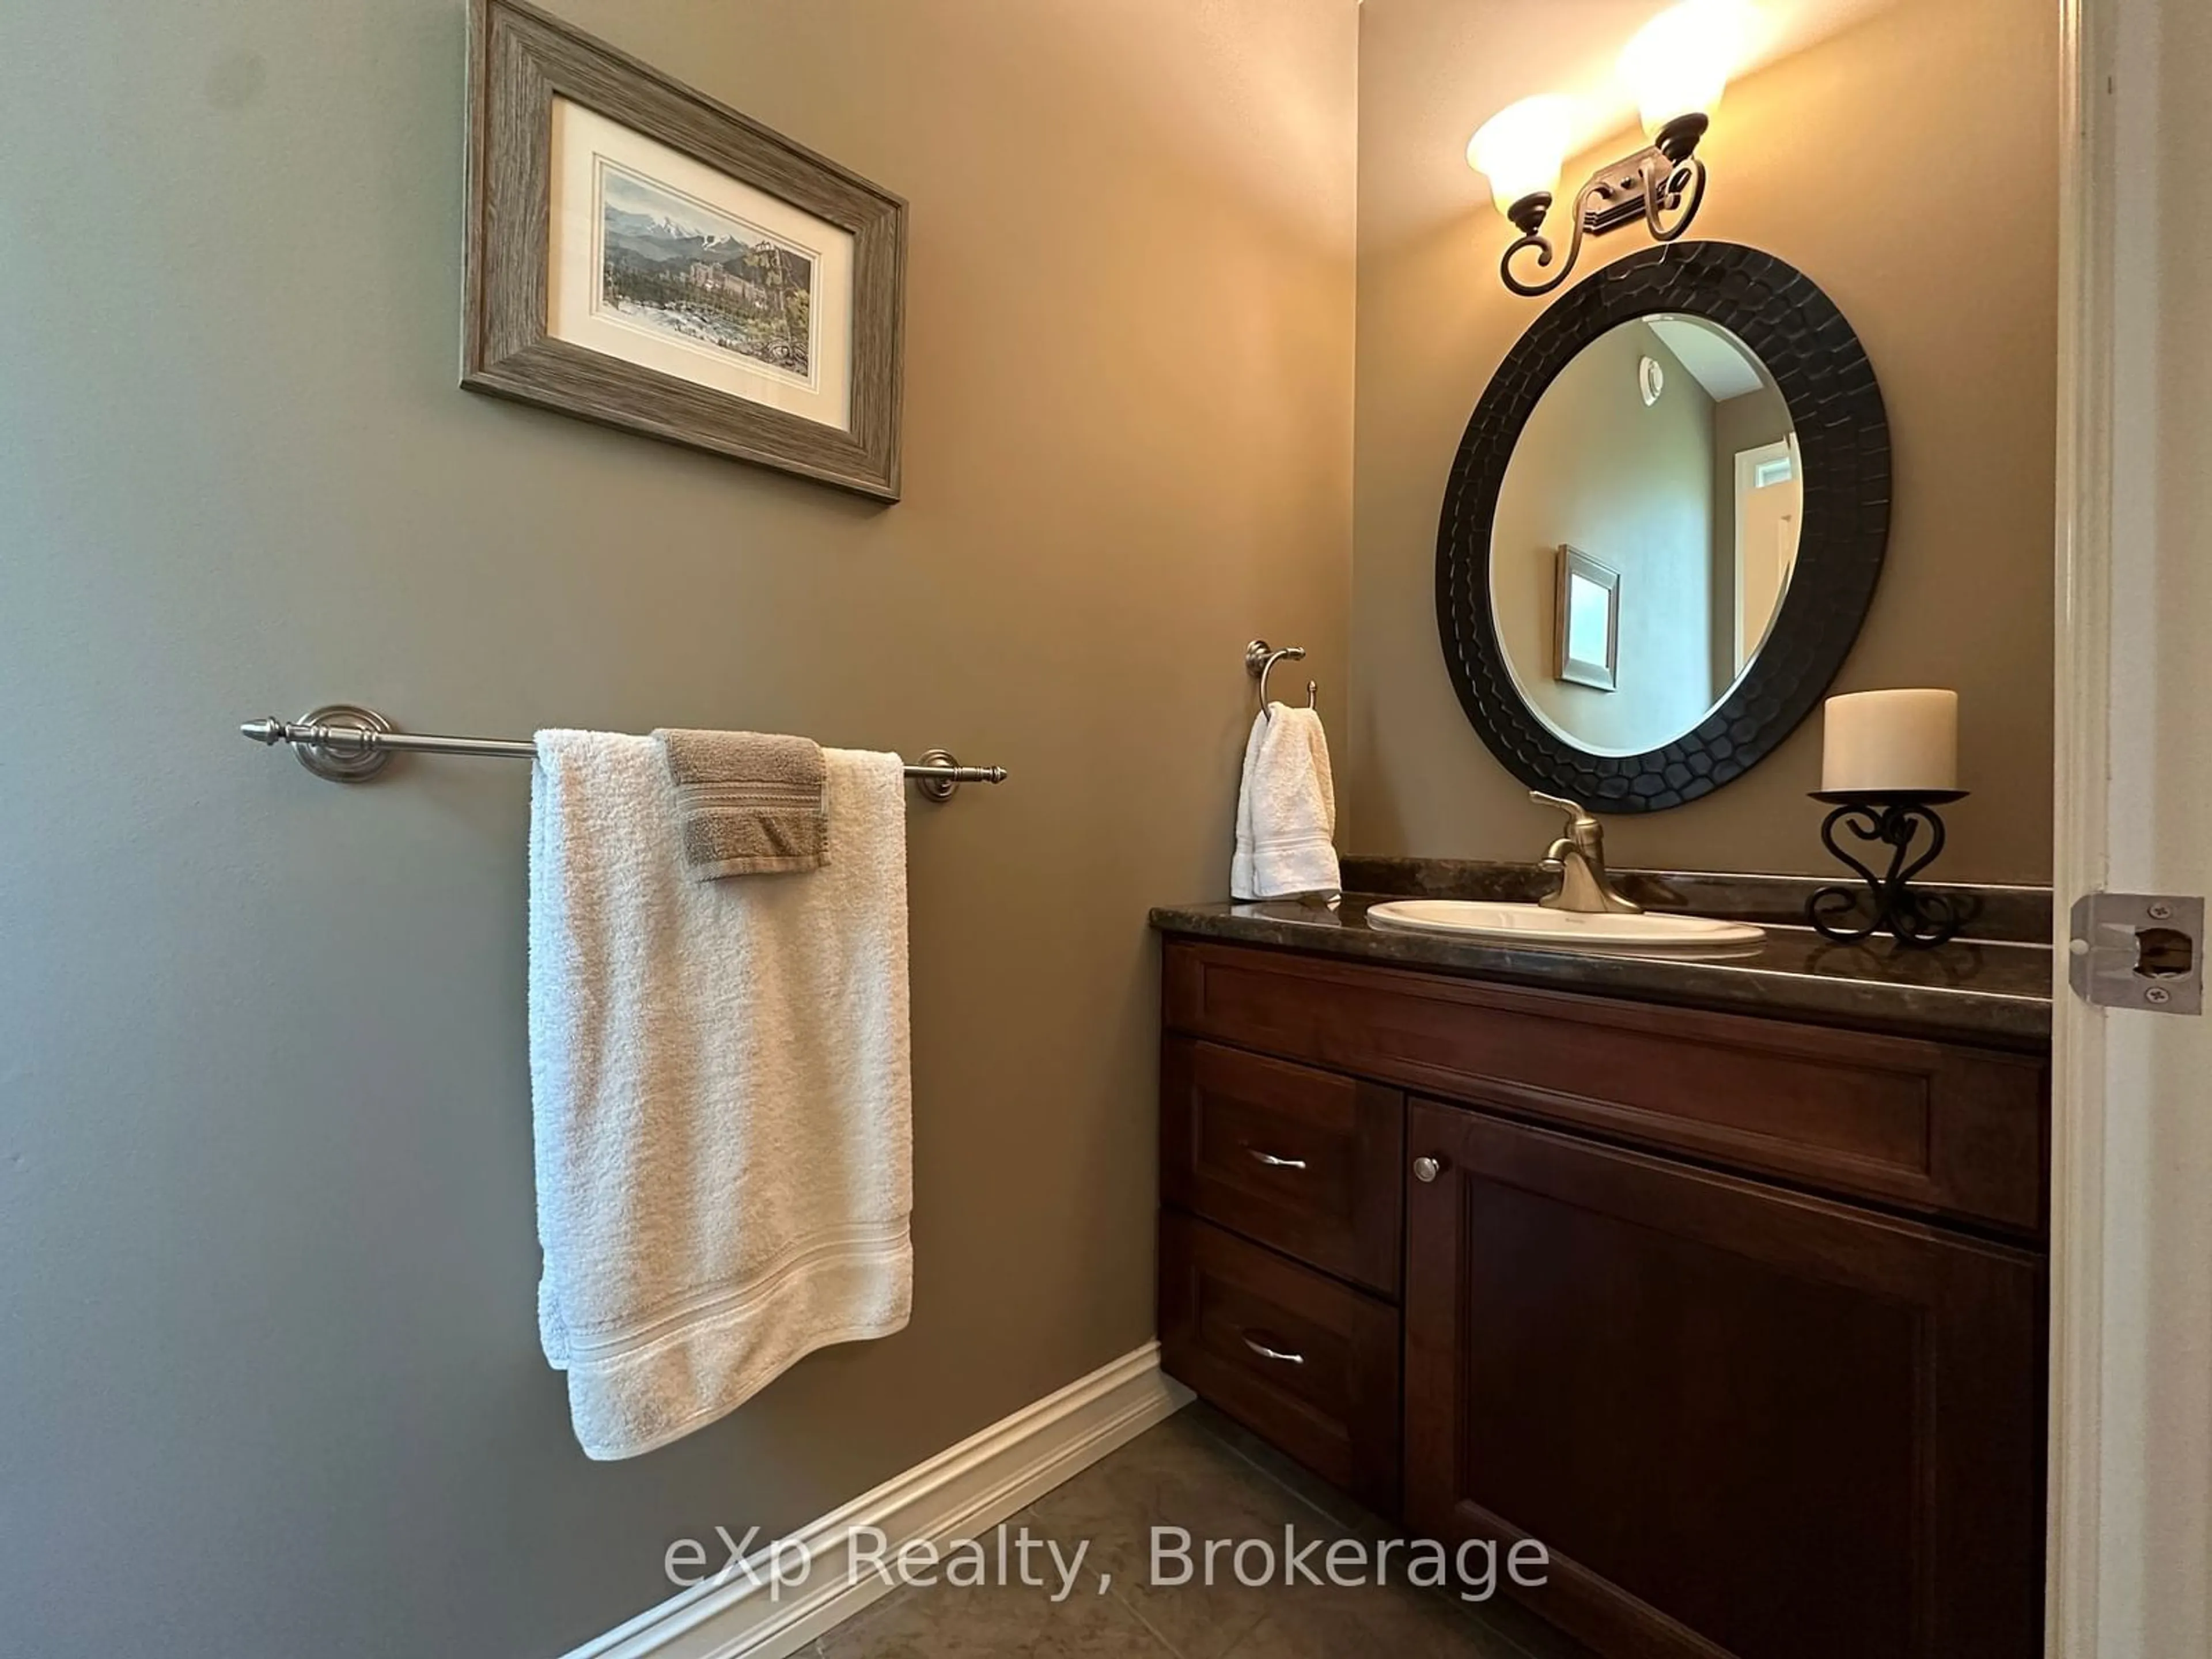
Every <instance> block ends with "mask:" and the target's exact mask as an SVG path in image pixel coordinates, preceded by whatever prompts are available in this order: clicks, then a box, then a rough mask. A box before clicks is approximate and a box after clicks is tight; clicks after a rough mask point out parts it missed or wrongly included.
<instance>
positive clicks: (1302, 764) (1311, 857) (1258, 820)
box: [1229, 703, 1342, 899]
mask: <svg viewBox="0 0 2212 1659" xmlns="http://www.w3.org/2000/svg"><path fill="white" fill-rule="evenodd" d="M1269 712H1271V713H1272V714H1273V719H1272V720H1271V719H1269V718H1268V715H1267V714H1266V713H1263V714H1258V715H1255V717H1254V719H1253V721H1252V735H1251V737H1250V738H1249V739H1248V740H1247V741H1246V743H1245V744H1244V781H1243V786H1242V787H1240V788H1239V789H1238V790H1237V849H1236V852H1235V854H1234V855H1233V856H1232V857H1231V860H1230V861H1229V892H1230V896H1231V897H1233V898H1240V899H1263V898H1286V897H1288V896H1291V894H1293V893H1327V894H1330V895H1334V894H1335V893H1336V892H1337V891H1338V890H1339V888H1340V885H1341V883H1342V876H1341V872H1340V871H1339V869H1338V866H1337V862H1336V784H1335V781H1334V778H1332V777H1331V775H1330V774H1329V769H1328V734H1327V733H1326V732H1323V731H1322V726H1321V716H1320V715H1319V714H1316V713H1315V712H1314V711H1313V710H1312V709H1310V708H1290V707H1289V706H1288V705H1286V704H1284V703H1275V704H1273V705H1272V708H1271V710H1270V711H1269Z"/></svg>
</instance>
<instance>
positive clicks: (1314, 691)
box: [1244, 640, 1321, 720]
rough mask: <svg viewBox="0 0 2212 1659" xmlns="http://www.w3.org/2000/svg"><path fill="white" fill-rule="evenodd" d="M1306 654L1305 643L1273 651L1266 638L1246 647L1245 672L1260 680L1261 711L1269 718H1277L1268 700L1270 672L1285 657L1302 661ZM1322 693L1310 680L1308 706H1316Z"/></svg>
mask: <svg viewBox="0 0 2212 1659" xmlns="http://www.w3.org/2000/svg"><path fill="white" fill-rule="evenodd" d="M1305 654H1306V648H1305V647H1304V646H1303V645H1286V646H1285V647H1283V648H1282V649H1281V650H1279V651H1273V650H1270V649H1269V648H1268V647H1267V641H1265V640H1255V641H1252V643H1251V644H1249V645H1248V646H1246V647H1244V671H1245V672H1246V673H1248V674H1249V675H1250V676H1251V677H1252V678H1254V679H1255V680H1257V681H1259V682H1260V712H1261V714H1265V715H1266V716H1267V718H1268V719H1269V720H1273V719H1274V718H1275V711H1274V706H1273V704H1272V703H1270V702H1268V701H1267V676H1268V674H1269V673H1270V672H1271V671H1273V668H1274V666H1275V665H1276V664H1277V663H1279V662H1280V661H1282V660H1283V659H1284V658H1285V657H1288V658H1289V659H1291V661H1292V662H1302V661H1304V659H1305ZM1320 695H1321V688H1320V687H1319V686H1318V685H1316V684H1314V682H1313V681H1311V680H1308V681H1307V682H1306V707H1307V708H1313V707H1315V706H1316V702H1317V701H1318V699H1319V697H1320Z"/></svg>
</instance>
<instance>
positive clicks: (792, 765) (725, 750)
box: [653, 732, 829, 881]
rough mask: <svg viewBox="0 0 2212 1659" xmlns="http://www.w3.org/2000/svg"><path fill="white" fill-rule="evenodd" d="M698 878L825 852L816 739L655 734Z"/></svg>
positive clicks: (825, 814) (811, 861)
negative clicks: (664, 760) (673, 786)
mask: <svg viewBox="0 0 2212 1659" xmlns="http://www.w3.org/2000/svg"><path fill="white" fill-rule="evenodd" d="M653 738H654V740H655V741H656V742H658V743H659V744H660V746H661V749H662V751H663V752H664V753H665V755H666V756H667V758H668V777H669V781H671V783H673V784H674V785H675V786H676V803H677V807H678V811H679V813H680V814H681V817H682V823H683V842H684V862H685V863H686V864H688V865H690V866H691V873H692V874H693V875H694V876H695V877H696V878H697V879H699V880H701V881H714V880H718V879H720V878H721V877H724V876H755V875H761V874H763V873H767V872H775V871H786V870H818V869H820V868H821V867H822V866H823V862H824V861H825V860H828V858H829V795H828V782H827V775H826V774H825V772H824V770H823V762H822V745H821V744H817V743H815V742H813V741H812V740H811V739H809V738H786V737H771V736H769V735H766V734H764V733H762V732H654V733H653Z"/></svg>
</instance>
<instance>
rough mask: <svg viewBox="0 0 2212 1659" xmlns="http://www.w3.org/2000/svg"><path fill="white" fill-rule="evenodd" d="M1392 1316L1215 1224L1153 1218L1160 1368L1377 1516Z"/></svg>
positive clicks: (1394, 1479) (1395, 1392) (1385, 1478)
mask: <svg viewBox="0 0 2212 1659" xmlns="http://www.w3.org/2000/svg"><path fill="white" fill-rule="evenodd" d="M1399 1349H1400V1345H1399V1327H1398V1310H1396V1309H1395V1308H1393V1307H1391V1306H1389V1304H1386V1303H1383V1302H1380V1301H1377V1300H1376V1298H1375V1297H1371V1296H1366V1295H1363V1294H1362V1293H1361V1292H1359V1291H1355V1290H1352V1289H1351V1288H1350V1287H1349V1286H1347V1285H1340V1284H1338V1283H1337V1282H1336V1281H1335V1280H1334V1279H1329V1278H1328V1277H1326V1276H1325V1275H1323V1274H1321V1273H1316V1272H1314V1271H1313V1270H1312V1269H1311V1268H1310V1267H1300V1266H1298V1265H1297V1263H1296V1262H1293V1261H1285V1260H1284V1259H1283V1258H1282V1257H1281V1256H1279V1255H1275V1254H1274V1253H1273V1251H1270V1250H1263V1249H1261V1248H1260V1247H1259V1246H1258V1245H1256V1244H1251V1243H1246V1242H1245V1241H1244V1240H1243V1239H1241V1238H1238V1237H1235V1236H1234V1235H1233V1234H1231V1233H1226V1232H1224V1231H1222V1230H1221V1229H1220V1228H1218V1227H1212V1226H1209V1225H1206V1223H1205V1222H1203V1221H1194V1220H1193V1219H1191V1218H1189V1217H1188V1216H1182V1215H1177V1214H1176V1213H1175V1212H1172V1211H1164V1212H1161V1215H1160V1364H1161V1366H1162V1368H1163V1369H1164V1370H1166V1371H1167V1373H1168V1374H1169V1375H1170V1376H1174V1377H1176V1378H1178V1379H1179V1380H1181V1381H1182V1382H1183V1383H1188V1385H1189V1386H1190V1387H1191V1388H1192V1389H1194V1390H1195V1391H1196V1392H1197V1393H1198V1395H1200V1397H1201V1398H1203V1399H1205V1400H1207V1401H1211V1402H1212V1404H1214V1405H1215V1406H1218V1407H1220V1409H1221V1410H1223V1411H1225V1412H1226V1413H1228V1414H1229V1415H1230V1416H1231V1417H1233V1418H1235V1419H1237V1420H1238V1421H1239V1422H1241V1423H1243V1425H1245V1426H1246V1427H1247V1428H1249V1429H1250V1430H1251V1431H1253V1432H1254V1433H1255V1434H1257V1435H1259V1436H1260V1437H1261V1438H1263V1439H1265V1440H1267V1441H1268V1442H1269V1443H1272V1444H1273V1445H1274V1446H1276V1447H1278V1448H1279V1449H1281V1450H1283V1451H1284V1452H1285V1453H1287V1454H1288V1455H1290V1456H1291V1457H1294V1458H1296V1459H1297V1461H1298V1462H1301V1463H1304V1465H1305V1466H1306V1467H1307V1468H1310V1469H1311V1470H1313V1472H1314V1473H1315V1474H1318V1475H1320V1476H1321V1477H1322V1479H1323V1480H1328V1481H1330V1482H1332V1483H1333V1484H1334V1485H1336V1486H1340V1487H1342V1488H1343V1489H1344V1490H1346V1491H1347V1492H1351V1493H1352V1495H1353V1496H1355V1497H1357V1498H1359V1499H1360V1500H1361V1501H1363V1502H1364V1503H1365V1504H1368V1505H1370V1507H1371V1508H1373V1509H1375V1510H1379V1511H1380V1512H1382V1513H1383V1514H1385V1515H1389V1514H1391V1513H1394V1512H1395V1510H1396V1508H1397V1501H1398V1412H1399V1388H1398V1382H1399V1374H1400V1373H1399V1365H1400V1352H1399Z"/></svg>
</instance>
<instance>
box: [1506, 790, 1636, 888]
mask: <svg viewBox="0 0 2212 1659" xmlns="http://www.w3.org/2000/svg"><path fill="white" fill-rule="evenodd" d="M1528 799H1530V800H1532V801H1534V802H1535V803H1536V805H1539V806H1549V807H1552V808H1553V809H1554V810H1556V811H1561V812H1565V814H1566V815H1567V833H1566V834H1565V835H1564V836H1560V837H1559V839H1558V840H1557V841H1555V842H1553V843H1552V850H1551V851H1550V852H1548V853H1547V854H1545V855H1544V862H1543V864H1542V866H1541V867H1542V868H1544V869H1546V870H1548V871H1550V872H1553V874H1554V875H1556V876H1558V877H1559V891H1558V892H1556V893H1553V894H1552V895H1550V896H1548V897H1546V898H1543V899H1540V900H1539V901H1538V902H1539V903H1541V904H1542V905H1543V906H1545V907H1546V908H1547V909H1553V910H1572V911H1577V912H1579V913H1581V914H1582V915H1630V916H1632V915H1642V914H1643V910H1644V907H1643V906H1642V905H1640V904H1638V902H1636V901H1635V900H1634V899H1628V898H1623V897H1622V896H1620V894H1619V893H1616V892H1615V891H1613V882H1612V879H1611V878H1609V877H1608V876H1607V874H1606V872H1605V826H1604V825H1603V824H1601V823H1599V822H1598V821H1597V820H1596V819H1595V818H1594V817H1591V816H1590V814H1589V811H1588V810H1587V809H1585V808H1584V807H1583V806H1582V805H1578V804H1577V803H1576V802H1574V801H1571V800H1565V799H1561V798H1560V797H1559V796H1558V795H1547V794H1544V793H1541V791H1538V790H1534V789H1531V790H1530V791H1529V792H1528Z"/></svg>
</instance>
